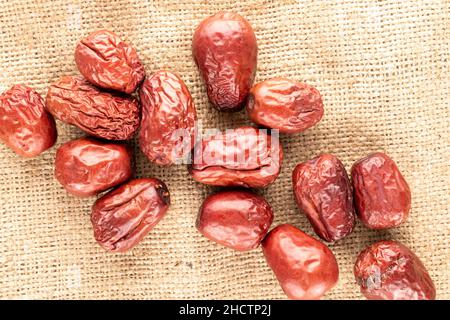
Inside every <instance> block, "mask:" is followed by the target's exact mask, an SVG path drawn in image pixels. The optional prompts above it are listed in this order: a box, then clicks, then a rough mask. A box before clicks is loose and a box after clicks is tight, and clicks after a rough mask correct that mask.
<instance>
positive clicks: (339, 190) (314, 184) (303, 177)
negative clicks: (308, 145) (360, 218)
mask: <svg viewBox="0 0 450 320" xmlns="http://www.w3.org/2000/svg"><path fill="white" fill-rule="evenodd" d="M292 183H293V188H294V195H295V200H296V202H297V205H298V207H299V208H300V210H301V211H303V212H304V213H305V214H306V216H307V217H308V219H309V221H310V222H311V224H312V226H313V228H314V231H315V232H316V233H317V235H318V236H319V237H321V238H322V239H324V240H325V241H336V240H339V239H342V238H344V237H345V236H347V235H348V234H350V233H351V232H352V230H353V227H354V225H355V210H354V209H353V196H352V187H351V184H350V179H349V178H348V175H347V172H346V171H345V167H344V165H343V164H342V162H341V161H339V159H338V158H336V157H335V156H333V155H331V154H322V155H320V156H318V157H315V158H314V159H312V160H309V161H307V162H305V163H300V164H298V165H297V166H296V167H295V169H294V172H293V173H292Z"/></svg>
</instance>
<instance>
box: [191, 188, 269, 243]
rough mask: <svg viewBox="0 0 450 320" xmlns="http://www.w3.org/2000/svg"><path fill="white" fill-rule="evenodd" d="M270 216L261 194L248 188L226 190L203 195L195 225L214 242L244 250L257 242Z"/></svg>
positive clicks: (259, 241)
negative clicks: (246, 189) (204, 197)
mask: <svg viewBox="0 0 450 320" xmlns="http://www.w3.org/2000/svg"><path fill="white" fill-rule="evenodd" d="M272 220H273V211H272V208H271V206H270V204H269V203H268V202H267V201H266V200H265V199H264V198H263V197H261V196H259V195H257V194H255V193H253V192H250V191H244V190H230V191H222V192H218V193H216V194H213V195H210V196H209V197H208V198H206V199H205V201H204V202H203V205H202V207H201V208H200V212H199V215H198V219H197V229H198V230H199V231H200V233H202V234H203V235H204V236H205V237H206V238H208V239H210V240H212V241H214V242H217V243H219V244H221V245H224V246H226V247H229V248H232V249H235V250H239V251H248V250H252V249H255V248H256V247H258V246H259V244H260V243H261V240H262V239H263V238H264V236H265V235H266V233H267V231H269V227H270V225H271V223H272Z"/></svg>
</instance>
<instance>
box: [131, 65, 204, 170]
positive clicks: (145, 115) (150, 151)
mask: <svg viewBox="0 0 450 320" xmlns="http://www.w3.org/2000/svg"><path fill="white" fill-rule="evenodd" d="M139 96H140V100H141V105H142V120H141V129H140V133H139V145H140V147H141V150H142V152H143V153H144V154H145V155H146V156H147V158H148V159H149V160H150V161H152V162H155V163H157V164H159V165H171V164H173V163H174V162H176V161H177V160H179V159H182V158H184V157H186V156H188V155H189V153H190V152H191V150H192V148H193V147H194V144H195V133H196V127H195V126H196V123H195V122H196V120H197V112H196V110H195V106H194V102H193V101H192V97H191V94H190V92H189V89H188V88H187V87H186V85H185V84H184V82H183V80H181V79H180V78H179V77H178V76H177V75H176V74H174V73H172V72H170V71H163V70H162V71H158V72H156V73H155V74H153V75H152V76H151V77H150V78H147V79H146V80H145V81H144V82H143V84H142V86H141V88H140V92H139ZM179 129H184V130H185V134H186V135H188V136H189V137H187V136H184V135H183V136H179V135H176V134H175V133H176V130H179ZM188 138H189V139H188ZM185 144H186V145H185Z"/></svg>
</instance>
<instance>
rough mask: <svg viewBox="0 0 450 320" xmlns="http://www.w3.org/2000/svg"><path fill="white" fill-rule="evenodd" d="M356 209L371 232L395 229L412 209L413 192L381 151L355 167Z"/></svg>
mask: <svg viewBox="0 0 450 320" xmlns="http://www.w3.org/2000/svg"><path fill="white" fill-rule="evenodd" d="M352 182H353V196H354V198H355V208H356V213H357V214H358V217H359V218H360V219H361V221H362V222H363V223H364V224H365V225H366V226H367V227H369V228H371V229H386V228H393V227H396V226H398V225H400V224H401V223H403V222H404V221H405V220H406V219H407V218H408V215H409V210H410V208H411V191H410V189H409V186H408V183H407V182H406V180H405V179H404V178H403V176H402V174H401V173H400V170H399V169H398V168H397V165H396V164H395V162H394V161H393V160H392V159H391V158H389V157H388V156H387V155H385V154H384V153H381V152H377V153H373V154H371V155H369V156H367V157H365V158H363V159H361V160H359V161H357V162H356V163H355V164H354V165H353V167H352Z"/></svg>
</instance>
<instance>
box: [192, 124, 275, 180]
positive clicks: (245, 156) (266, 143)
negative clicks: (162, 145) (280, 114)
mask: <svg viewBox="0 0 450 320" xmlns="http://www.w3.org/2000/svg"><path fill="white" fill-rule="evenodd" d="M276 138H278V137H276ZM282 159H283V151H282V149H281V145H280V144H279V141H278V139H275V138H274V139H272V137H271V136H270V135H268V134H266V130H259V129H256V128H253V127H248V126H245V127H240V128H236V129H229V130H227V131H226V132H225V133H219V134H217V135H214V136H212V137H209V138H205V139H203V140H202V141H200V142H199V143H198V144H197V145H196V146H195V148H194V152H193V163H192V164H191V165H190V166H189V172H190V173H191V175H192V177H193V178H194V179H195V180H196V181H198V182H201V183H205V184H209V185H214V186H241V187H250V188H262V187H265V186H267V185H269V184H270V183H272V182H273V181H275V179H276V178H277V177H278V174H279V173H280V168H281V162H282Z"/></svg>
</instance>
